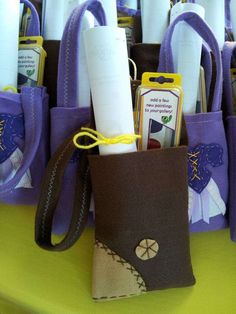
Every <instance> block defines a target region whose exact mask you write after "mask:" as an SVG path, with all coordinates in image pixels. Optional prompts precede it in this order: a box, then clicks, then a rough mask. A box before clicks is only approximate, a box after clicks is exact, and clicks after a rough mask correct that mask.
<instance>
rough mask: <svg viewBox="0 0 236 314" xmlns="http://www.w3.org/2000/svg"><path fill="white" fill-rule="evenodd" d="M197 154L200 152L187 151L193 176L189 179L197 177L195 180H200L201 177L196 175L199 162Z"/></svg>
mask: <svg viewBox="0 0 236 314" xmlns="http://www.w3.org/2000/svg"><path fill="white" fill-rule="evenodd" d="M199 154H200V152H196V153H188V157H189V161H190V162H191V163H192V167H193V176H192V178H191V181H193V180H195V179H197V180H199V181H200V180H201V178H200V177H199V176H198V174H197V173H198V163H199Z"/></svg>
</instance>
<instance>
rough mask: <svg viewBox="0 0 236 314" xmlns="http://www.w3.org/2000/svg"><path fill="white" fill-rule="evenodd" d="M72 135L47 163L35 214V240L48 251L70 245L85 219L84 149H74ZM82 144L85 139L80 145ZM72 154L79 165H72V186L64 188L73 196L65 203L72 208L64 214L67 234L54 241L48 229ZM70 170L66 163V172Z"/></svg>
mask: <svg viewBox="0 0 236 314" xmlns="http://www.w3.org/2000/svg"><path fill="white" fill-rule="evenodd" d="M80 131H81V130H78V132H80ZM76 133H77V132H76ZM73 137H74V134H72V136H71V137H69V138H68V139H67V140H66V141H65V142H64V143H63V144H62V145H60V147H59V148H58V149H57V151H56V152H55V153H54V155H53V157H52V158H51V159H50V161H49V163H48V165H47V169H46V172H45V175H44V178H43V182H42V188H41V194H40V198H39V202H38V207H37V212H36V216H35V241H36V243H37V244H38V245H39V246H40V247H41V248H43V249H46V250H50V251H63V250H66V249H68V248H70V247H71V246H72V245H73V244H74V243H75V242H76V241H77V240H78V238H79V237H80V235H81V234H82V232H83V230H84V228H85V226H86V222H87V219H88V213H89V205H90V199H91V184H90V176H89V167H88V160H87V151H85V150H83V151H78V150H77V148H76V147H75V145H74V143H73ZM85 139H86V138H85ZM82 143H83V142H82ZM86 144H87V143H86V141H85V142H84V145H86ZM75 153H78V155H79V167H78V168H76V169H75V167H74V169H73V171H75V170H76V172H75V173H71V174H72V175H73V176H74V177H75V182H73V184H74V185H73V186H71V185H70V188H71V190H70V191H68V190H66V192H67V193H70V195H73V199H72V200H71V202H70V203H69V206H72V209H73V211H72V212H71V216H69V215H67V216H68V217H69V218H70V219H68V221H67V223H68V225H69V228H68V231H67V233H66V234H65V236H64V237H63V238H62V239H61V240H60V241H59V242H58V243H54V242H53V240H52V229H53V223H54V225H55V217H57V216H55V213H56V211H57V210H58V203H59V202H60V201H61V200H62V199H61V190H62V188H63V184H64V183H65V179H64V178H65V172H66V173H68V163H69V162H70V160H71V159H72V156H73V155H75ZM71 170H72V169H71V167H70V165H69V171H70V172H71ZM70 172H69V173H70ZM70 183H71V182H70ZM72 188H73V190H72ZM64 201H65V202H64V207H63V208H64V209H65V208H66V207H65V206H67V200H66V199H65V200H64ZM61 219H64V217H61Z"/></svg>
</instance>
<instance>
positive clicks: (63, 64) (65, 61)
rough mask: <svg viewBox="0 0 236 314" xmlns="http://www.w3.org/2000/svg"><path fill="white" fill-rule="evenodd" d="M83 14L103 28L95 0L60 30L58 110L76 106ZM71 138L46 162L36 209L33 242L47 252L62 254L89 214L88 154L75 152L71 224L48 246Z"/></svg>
mask: <svg viewBox="0 0 236 314" xmlns="http://www.w3.org/2000/svg"><path fill="white" fill-rule="evenodd" d="M86 10H88V11H90V12H91V13H92V14H93V15H94V16H95V17H96V19H97V21H98V23H99V24H100V25H105V24H106V17H105V12H104V10H103V7H102V5H101V3H100V2H99V1H97V0H89V1H86V2H84V3H83V4H81V5H80V6H79V7H78V8H76V9H75V10H74V11H73V13H72V15H71V16H70V18H69V20H68V22H67V25H66V27H65V30H64V34H63V39H62V45H61V51H60V67H59V70H60V71H59V78H58V82H59V86H61V89H60V88H59V91H58V101H59V99H60V97H61V99H60V104H61V106H66V107H67V106H68V107H70V106H71V105H72V104H73V106H74V105H75V102H76V97H75V96H76V93H75V90H76V88H77V85H78V82H77V77H78V75H77V72H76V71H77V69H78V53H79V39H80V36H81V24H82V19H83V16H84V14H85V12H86ZM69 47H73V49H69ZM68 49H69V50H68ZM64 81H65V82H64ZM77 133H78V131H77V132H76V134H77ZM74 135H75V134H74ZM74 135H73V136H71V137H70V138H68V139H67V140H66V141H65V142H64V143H63V144H62V145H61V146H60V147H59V148H58V149H57V151H56V152H55V154H54V155H53V156H52V158H51V160H50V161H49V164H48V167H47V170H46V174H45V177H44V180H43V185H42V191H41V196H40V200H39V204H38V208H37V214H36V220H35V241H36V243H37V244H38V245H39V246H40V247H42V248H44V249H47V250H51V251H63V250H66V249H68V248H70V247H71V246H72V245H73V244H74V243H75V242H76V241H77V240H78V238H79V237H80V235H81V233H82V232H83V230H84V227H85V225H86V221H87V217H88V212H89V205H90V195H91V184H90V175H89V168H88V160H87V154H88V152H87V151H79V170H78V172H77V182H76V187H75V189H76V193H75V199H74V208H73V213H72V219H71V224H70V227H69V230H68V232H67V234H66V235H65V237H64V239H62V241H61V242H59V243H57V244H54V243H53V242H52V239H51V236H52V227H53V217H54V214H55V211H56V208H57V204H58V201H59V197H60V189H61V186H62V182H63V175H64V172H65V169H66V167H67V165H68V162H69V160H70V159H71V157H72V156H73V154H74V152H75V151H77V148H76V147H75V146H74V143H73V137H74Z"/></svg>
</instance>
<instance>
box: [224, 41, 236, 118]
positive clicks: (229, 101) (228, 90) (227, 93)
mask: <svg viewBox="0 0 236 314" xmlns="http://www.w3.org/2000/svg"><path fill="white" fill-rule="evenodd" d="M234 53H236V42H226V43H225V45H224V48H223V54H222V59H223V73H224V80H223V87H224V101H225V107H226V114H227V116H228V115H233V110H234V109H233V88H232V82H231V73H230V69H231V60H232V57H233V54H234Z"/></svg>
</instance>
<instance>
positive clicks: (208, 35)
mask: <svg viewBox="0 0 236 314" xmlns="http://www.w3.org/2000/svg"><path fill="white" fill-rule="evenodd" d="M182 21H185V22H186V23H188V24H189V25H190V26H191V27H192V28H193V29H194V30H195V31H196V32H197V33H198V34H199V35H200V36H201V37H202V38H203V40H205V42H206V43H207V44H208V46H209V47H210V49H211V51H212V53H213V55H214V57H215V63H216V83H215V89H214V96H213V102H212V111H213V112H215V111H219V110H220V109H221V97H222V77H223V70H222V61H221V53H220V50H219V46H218V43H217V40H216V38H215V36H214V34H213V32H212V30H211V29H210V28H209V26H208V25H207V24H206V23H205V22H204V20H203V19H202V18H201V17H200V16H199V15H198V14H196V13H194V12H187V13H183V14H181V15H179V16H178V17H177V18H176V19H175V20H174V21H173V22H172V23H171V24H170V26H169V28H168V29H167V31H166V35H165V38H164V40H163V42H162V45H161V51H160V58H159V60H160V63H159V68H158V72H166V73H174V63H173V56H172V48H171V39H172V36H173V32H174V29H175V26H176V25H177V24H178V23H179V22H182Z"/></svg>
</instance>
